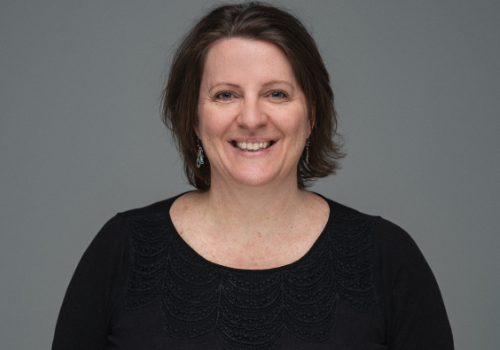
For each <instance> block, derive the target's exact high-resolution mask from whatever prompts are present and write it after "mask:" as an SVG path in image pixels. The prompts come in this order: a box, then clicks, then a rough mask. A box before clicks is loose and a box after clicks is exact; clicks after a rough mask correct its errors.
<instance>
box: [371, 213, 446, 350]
mask: <svg viewBox="0 0 500 350" xmlns="http://www.w3.org/2000/svg"><path fill="white" fill-rule="evenodd" d="M374 241H375V242H374V260H375V263H376V266H377V268H376V269H375V280H376V281H377V285H378V288H377V289H378V294H379V300H380V302H381V304H382V305H381V306H382V309H383V310H384V313H385V319H386V325H387V333H386V336H387V344H388V345H389V349H391V350H403V349H404V350H412V349H414V350H417V349H418V350H421V349H426V350H438V349H439V350H452V349H454V346H453V337H452V333H451V327H450V323H449V321H448V316H447V314H446V310H445V306H444V302H443V298H442V297H441V292H440V291H439V287H438V284H437V282H436V279H435V277H434V275H433V273H432V271H431V269H430V267H429V265H428V264H427V262H426V261H425V258H424V256H423V255H422V253H421V252H420V250H419V249H418V247H417V245H416V244H415V242H414V241H413V239H412V238H411V237H410V236H409V235H408V234H407V233H406V232H405V231H404V230H402V229H401V228H400V227H398V226H396V225H394V224H392V223H390V222H389V221H387V220H384V219H382V218H378V219H377V220H376V224H375V237H374Z"/></svg>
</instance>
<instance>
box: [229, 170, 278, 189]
mask: <svg viewBox="0 0 500 350" xmlns="http://www.w3.org/2000/svg"><path fill="white" fill-rule="evenodd" d="M277 175H278V174H274V173H263V172H256V173H253V174H252V172H246V173H244V174H238V175H234V176H233V179H234V180H235V181H236V182H237V183H239V184H241V185H244V186H249V187H260V186H266V185H269V184H271V183H273V182H275V181H276V180H277V179H278V176H277Z"/></svg>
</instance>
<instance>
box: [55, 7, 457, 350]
mask: <svg viewBox="0 0 500 350" xmlns="http://www.w3.org/2000/svg"><path fill="white" fill-rule="evenodd" d="M163 116H164V121H165V123H166V124H167V126H168V127H169V128H170V129H171V130H172V132H173V135H174V137H175V139H176V141H177V145H178V148H179V150H180V151H181V154H182V157H183V160H184V165H185V171H186V174H187V177H188V179H189V181H190V183H191V184H192V185H193V186H195V187H196V188H197V190H196V191H193V192H189V193H186V194H182V195H180V196H177V197H175V198H171V199H168V200H166V201H162V202H159V203H155V204H153V205H150V206H148V207H145V208H141V209H136V210H132V211H128V212H125V213H121V214H118V215H117V216H116V217H115V218H113V219H111V220H110V221H109V222H108V223H107V224H106V225H105V226H104V228H103V229H102V230H101V231H100V233H99V234H98V235H97V237H96V238H95V240H94V241H93V242H92V244H91V246H90V247H89V248H88V250H87V251H86V253H85V255H84V256H83V258H82V261H81V262H80V264H79V266H78V268H77V270H76V272H75V275H74V277H73V280H72V281H71V284H70V286H69V288H68V291H67V294H66V297H65V300H64V303H63V306H62V310H61V314H60V316H59V320H58V324H57V328H56V334H55V339H54V343H53V349H134V350H137V349H160V348H161V349H363V350H366V349H452V348H453V341H452V337H451V330H450V327H449V323H448V320H447V316H446V312H445V309H444V305H443V302H442V299H441V296H440V293H439V289H438V287H437V284H436V281H435V279H434V277H433V275H432V272H431V271H430V269H429V267H428V265H427V264H426V262H425V260H424V258H423V257H422V255H421V253H420V252H419V250H418V248H417V247H416V246H415V243H414V242H413V241H412V240H411V238H410V237H409V236H408V235H407V234H406V233H405V232H404V231H402V230H401V229H400V228H399V227H397V226H395V225H393V224H391V223H389V222H388V221H386V220H384V219H382V218H380V217H372V216H368V215H365V214H361V213H359V212H357V211H355V210H353V209H350V208H347V207H345V206H342V205H340V204H338V203H335V202H333V201H331V200H328V199H326V198H324V197H322V196H320V195H317V194H314V193H311V192H308V191H306V190H305V187H306V185H307V183H308V182H310V181H311V180H313V179H315V178H318V177H325V176H328V175H330V174H333V173H335V170H336V169H337V168H338V164H337V161H338V159H339V158H341V157H342V152H341V150H340V146H339V145H338V144H337V143H336V142H334V141H333V137H334V135H335V125H336V116H335V111H334V108H333V93H332V91H331V88H330V84H329V78H328V73H327V71H326V69H325V67H324V64H323V62H322V60H321V57H320V55H319V53H318V50H317V48H316V45H315V43H314V41H313V39H312V38H311V37H310V35H309V34H308V33H307V31H306V30H305V29H304V27H303V26H302V25H301V23H300V22H299V21H298V20H297V19H296V18H294V17H293V16H291V15H290V14H288V13H286V12H284V11H282V10H279V9H277V8H274V7H270V6H263V5H260V4H255V3H247V4H244V5H230V6H221V7H218V8H216V9H215V10H213V11H212V12H211V13H209V14H207V15H206V16H205V17H203V18H202V19H201V20H200V21H199V22H198V23H197V24H196V25H195V27H194V28H193V29H192V30H191V31H190V32H189V33H188V35H187V36H186V38H185V39H184V41H183V42H182V44H181V45H180V47H179V49H178V50H177V54H176V56H175V58H174V61H173V64H172V67H171V71H170V76H169V80H168V84H167V87H166V89H165V91H164V105H163Z"/></svg>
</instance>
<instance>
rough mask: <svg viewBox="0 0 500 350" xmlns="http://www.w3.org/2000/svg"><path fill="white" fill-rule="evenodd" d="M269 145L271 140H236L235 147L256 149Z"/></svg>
mask: <svg viewBox="0 0 500 350" xmlns="http://www.w3.org/2000/svg"><path fill="white" fill-rule="evenodd" d="M270 145H271V141H265V142H236V147H238V148H239V149H241V150H249V151H258V150H260V149H265V148H267V147H269V146H270Z"/></svg>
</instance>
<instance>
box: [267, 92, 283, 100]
mask: <svg viewBox="0 0 500 350" xmlns="http://www.w3.org/2000/svg"><path fill="white" fill-rule="evenodd" d="M269 96H270V97H272V98H277V99H281V98H286V97H287V95H286V94H285V93H284V92H283V91H273V92H271V93H270V94H269Z"/></svg>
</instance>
